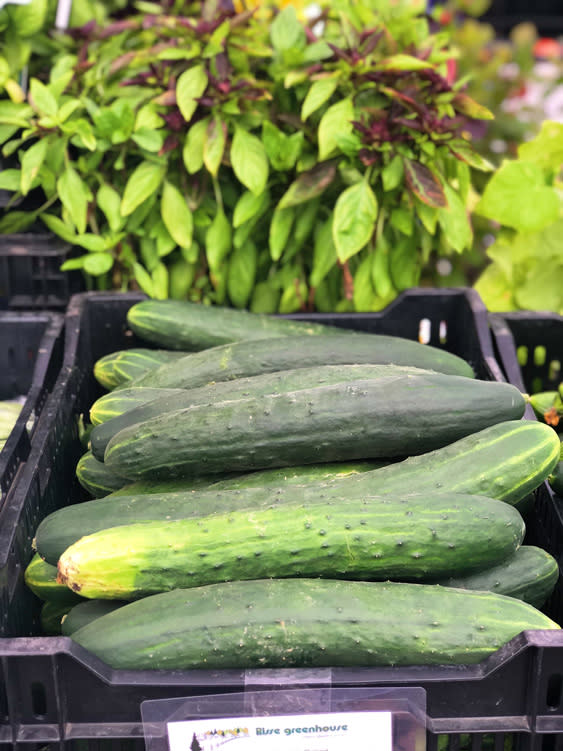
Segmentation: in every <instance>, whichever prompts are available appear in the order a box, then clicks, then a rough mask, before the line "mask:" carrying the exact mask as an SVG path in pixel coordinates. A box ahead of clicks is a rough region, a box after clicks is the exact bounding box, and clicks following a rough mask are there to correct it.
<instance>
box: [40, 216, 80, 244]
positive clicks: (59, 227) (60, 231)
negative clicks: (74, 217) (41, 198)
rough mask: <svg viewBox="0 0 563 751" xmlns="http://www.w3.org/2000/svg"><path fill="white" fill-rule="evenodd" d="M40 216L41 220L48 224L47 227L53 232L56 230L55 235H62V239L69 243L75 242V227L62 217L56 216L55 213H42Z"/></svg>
mask: <svg viewBox="0 0 563 751" xmlns="http://www.w3.org/2000/svg"><path fill="white" fill-rule="evenodd" d="M40 217H41V221H42V222H43V223H44V224H46V225H47V228H48V229H50V230H51V232H54V234H55V235H58V236H59V237H62V239H63V240H64V241H65V242H67V243H71V244H73V243H74V239H75V237H76V233H75V232H74V229H73V228H72V227H70V226H69V225H68V224H66V223H65V222H63V220H62V219H60V218H59V217H58V216H54V215H53V214H41V215H40Z"/></svg>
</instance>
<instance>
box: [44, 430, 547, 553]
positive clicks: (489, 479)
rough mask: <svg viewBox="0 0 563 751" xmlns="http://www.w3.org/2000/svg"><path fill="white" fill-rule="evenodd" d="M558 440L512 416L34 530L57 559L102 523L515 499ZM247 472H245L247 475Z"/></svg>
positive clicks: (103, 507)
mask: <svg viewBox="0 0 563 751" xmlns="http://www.w3.org/2000/svg"><path fill="white" fill-rule="evenodd" d="M559 445H560V444H559V438H558V436H557V434H556V433H555V431H554V430H553V429H552V428H550V427H548V426H547V425H544V424H542V423H539V422H533V421H531V420H519V421H509V422H504V423H499V424H497V425H493V426H492V427H490V428H486V429H485V430H482V431H480V432H479V433H474V434H472V435H470V436H467V437H466V438H462V439H461V440H459V441H456V442H455V443H452V444H450V445H449V446H445V447H444V448H441V449H437V450H436V451H431V452H429V453H427V454H422V455H421V456H415V457H410V458H408V459H405V460H404V461H401V462H396V463H395V464H391V465H389V466H387V467H383V468H381V469H376V470H373V471H369V472H364V473H360V474H354V475H351V476H349V477H340V478H335V479H332V480H331V481H327V482H320V481H317V482H313V483H309V484H305V485H291V486H288V487H284V486H283V485H282V484H280V486H279V487H277V488H276V487H263V488H262V487H246V488H244V489H236V483H237V482H238V480H237V478H235V480H234V482H235V487H234V488H233V489H228V487H227V483H226V482H225V483H222V487H221V488H220V489H219V490H215V489H213V487H209V488H206V489H202V490H194V491H188V492H183V493H182V492H179V493H166V492H165V493H155V494H148V495H132V496H122V497H114V498H112V497H108V498H100V499H98V500H94V501H86V502H85V503H80V504H74V505H71V506H66V507H64V508H61V509H58V510H57V511H54V512H53V513H51V514H49V515H48V516H46V517H45V518H44V519H43V521H42V522H41V523H40V525H39V527H38V528H37V530H36V534H35V540H34V546H35V548H36V550H37V551H38V552H39V553H40V555H41V556H42V557H43V558H45V560H47V561H49V562H50V563H53V564H55V565H56V564H57V561H58V560H59V557H60V555H61V554H62V553H63V552H64V551H65V550H66V548H67V547H69V546H70V545H72V544H73V543H74V542H76V541H77V540H78V539H79V538H80V537H82V536H83V535H89V534H93V533H94V532H97V531H99V530H102V529H105V528H107V527H116V526H119V525H124V524H132V523H135V522H137V521H158V520H162V521H164V520H171V519H186V518H190V517H195V516H200V517H201V516H205V515H207V514H212V513H217V512H222V511H231V510H235V509H243V508H263V507H268V506H272V505H279V504H283V503H288V502H298V501H299V502H303V503H307V502H310V501H312V500H315V499H318V498H321V499H330V498H335V497H336V498H338V497H340V498H345V497H347V496H352V495H354V496H356V497H359V496H360V495H362V494H365V495H387V494H401V493H421V492H422V493H424V492H427V491H428V492H434V493H436V492H445V491H446V492H450V491H451V492H454V493H467V494H470V495H471V494H474V495H484V496H489V497H491V498H496V499H499V500H502V501H505V502H506V503H509V504H515V503H517V502H518V501H520V500H521V499H523V498H525V497H526V496H528V495H529V494H530V493H531V492H532V491H533V490H534V489H535V488H537V487H538V486H539V485H540V484H541V483H542V482H543V481H544V480H545V479H546V478H547V476H548V475H549V473H550V472H551V471H552V469H553V467H554V466H555V464H556V463H557V460H558V458H559ZM257 475H258V473H257ZM258 476H259V475H258ZM252 477H253V475H249V476H248V480H249V481H251V478H252Z"/></svg>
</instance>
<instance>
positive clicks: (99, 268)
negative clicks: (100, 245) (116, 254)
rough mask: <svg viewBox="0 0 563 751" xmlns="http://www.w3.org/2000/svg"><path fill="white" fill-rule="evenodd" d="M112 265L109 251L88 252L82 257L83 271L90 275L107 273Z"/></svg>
mask: <svg viewBox="0 0 563 751" xmlns="http://www.w3.org/2000/svg"><path fill="white" fill-rule="evenodd" d="M112 267H113V257H112V256H111V255H110V254H109V253H90V254H89V255H87V256H86V257H85V258H84V263H83V268H84V271H85V272H86V273H87V274H90V275H91V276H102V274H107V272H108V271H110V270H111V268H112Z"/></svg>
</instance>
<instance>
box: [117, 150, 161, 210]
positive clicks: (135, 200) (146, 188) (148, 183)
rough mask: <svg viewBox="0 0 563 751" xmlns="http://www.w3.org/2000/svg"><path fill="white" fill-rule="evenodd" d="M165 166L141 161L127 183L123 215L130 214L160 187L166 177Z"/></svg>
mask: <svg viewBox="0 0 563 751" xmlns="http://www.w3.org/2000/svg"><path fill="white" fill-rule="evenodd" d="M164 173H165V168H164V167H163V166H161V165H160V164H154V163H153V162H141V164H139V166H138V167H136V168H135V169H134V170H133V172H132V173H131V175H130V176H129V179H128V180H127V184H126V185H125V190H124V192H123V198H122V200H121V216H129V215H130V214H132V213H133V212H134V211H135V209H136V208H137V207H138V206H141V204H143V203H144V202H145V201H146V200H147V198H150V196H152V195H153V194H154V193H156V191H157V190H158V189H159V187H160V184H161V183H162V179H163V177H164Z"/></svg>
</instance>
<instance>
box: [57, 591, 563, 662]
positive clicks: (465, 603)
mask: <svg viewBox="0 0 563 751" xmlns="http://www.w3.org/2000/svg"><path fill="white" fill-rule="evenodd" d="M557 628H558V625H557V624H556V623H554V622H553V621H551V620H550V619H549V618H547V616H545V615H543V613H541V612H539V611H538V610H536V609H535V608H533V607H532V606H530V605H528V604H527V603H524V602H522V601H521V600H517V599H514V598H512V597H504V596H503V595H496V594H491V593H489V592H486V593H484V592H472V591H469V590H460V589H449V588H447V587H441V586H438V585H426V584H410V583H401V582H385V583H383V582H353V581H341V580H340V581H339V580H322V579H285V580H280V579H273V580H266V581H264V580H259V581H244V582H228V583H224V584H214V585H209V586H206V587H199V588H194V589H189V590H175V591H173V592H167V593H164V594H159V595H154V596H152V597H147V598H145V599H143V600H139V601H138V602H134V603H130V604H129V605H126V606H125V607H123V608H120V609H119V610H116V611H115V612H114V613H110V614H109V615H106V616H103V617H102V618H99V619H98V620H96V621H95V622H94V623H92V624H91V625H89V626H85V627H84V628H82V629H80V630H79V631H75V632H74V633H73V634H72V638H73V639H74V641H76V642H77V643H78V644H80V645H82V646H83V647H84V648H85V649H87V650H89V651H90V652H92V653H93V654H95V655H97V656H98V657H99V658H100V659H101V660H102V661H103V662H105V663H106V664H108V665H110V666H111V667H113V668H116V669H133V670H135V669H140V670H143V669H149V670H151V669H155V670H158V669H167V670H175V669H178V670H184V669H201V668H205V669H208V670H209V669H217V670H221V669H229V668H233V669H234V668H237V669H252V668H283V667H297V668H305V667H356V666H361V667H364V666H365V667H369V666H378V665H436V664H439V665H446V664H450V665H458V664H462V665H465V664H472V663H478V662H480V661H481V660H483V659H485V658H486V657H487V656H488V655H490V654H491V653H492V652H495V651H496V650H497V649H499V648H500V647H501V646H502V645H504V644H505V643H506V642H508V641H509V640H510V639H512V638H513V637H515V636H516V635H517V634H519V633H521V632H522V631H524V630H526V629H557Z"/></svg>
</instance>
